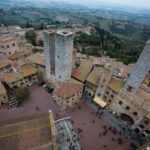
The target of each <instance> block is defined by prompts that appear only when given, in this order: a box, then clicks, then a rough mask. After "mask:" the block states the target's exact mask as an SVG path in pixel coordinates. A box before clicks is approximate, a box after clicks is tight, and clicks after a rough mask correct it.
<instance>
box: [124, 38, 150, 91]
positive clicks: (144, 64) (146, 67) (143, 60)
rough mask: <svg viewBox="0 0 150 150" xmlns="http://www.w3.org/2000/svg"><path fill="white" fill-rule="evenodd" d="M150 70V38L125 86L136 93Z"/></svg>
mask: <svg viewBox="0 0 150 150" xmlns="http://www.w3.org/2000/svg"><path fill="white" fill-rule="evenodd" d="M149 71H150V40H149V41H148V42H147V43H146V45H145V48H144V50H143V52H142V53H141V55H140V57H139V59H138V61H137V63H136V64H135V66H134V68H133V70H132V71H131V74H130V76H129V78H128V80H127V82H126V84H125V86H124V89H126V90H127V91H130V92H132V93H136V91H137V89H138V88H139V87H140V85H141V83H142V82H143V80H144V78H145V77H146V75H147V74H148V72H149Z"/></svg>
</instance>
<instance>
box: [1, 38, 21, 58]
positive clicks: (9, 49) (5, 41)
mask: <svg viewBox="0 0 150 150" xmlns="http://www.w3.org/2000/svg"><path fill="white" fill-rule="evenodd" d="M16 52H19V48H18V44H17V40H16V39H15V37H2V36H1V37H0V56H1V57H9V56H11V55H12V54H14V53H16Z"/></svg>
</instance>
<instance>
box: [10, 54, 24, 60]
mask: <svg viewBox="0 0 150 150" xmlns="http://www.w3.org/2000/svg"><path fill="white" fill-rule="evenodd" d="M23 55H24V53H23V52H17V53H14V54H13V55H11V56H10V57H9V59H12V60H13V59H16V58H18V57H20V56H23Z"/></svg>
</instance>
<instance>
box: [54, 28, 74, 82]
mask: <svg viewBox="0 0 150 150" xmlns="http://www.w3.org/2000/svg"><path fill="white" fill-rule="evenodd" d="M65 32H66V31H65ZM72 57H73V34H72V33H71V32H67V34H65V33H64V32H63V31H62V32H61V33H57V34H56V41H55V78H56V80H57V81H59V82H64V81H67V80H70V78H71V73H72Z"/></svg>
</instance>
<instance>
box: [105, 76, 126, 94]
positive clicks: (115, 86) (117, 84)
mask: <svg viewBox="0 0 150 150" xmlns="http://www.w3.org/2000/svg"><path fill="white" fill-rule="evenodd" d="M123 86H124V82H123V81H122V80H119V79H116V78H112V79H111V81H110V83H109V85H108V87H110V88H111V89H112V90H114V91H115V92H117V93H118V92H119V91H120V89H121V88H122V87H123Z"/></svg>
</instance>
